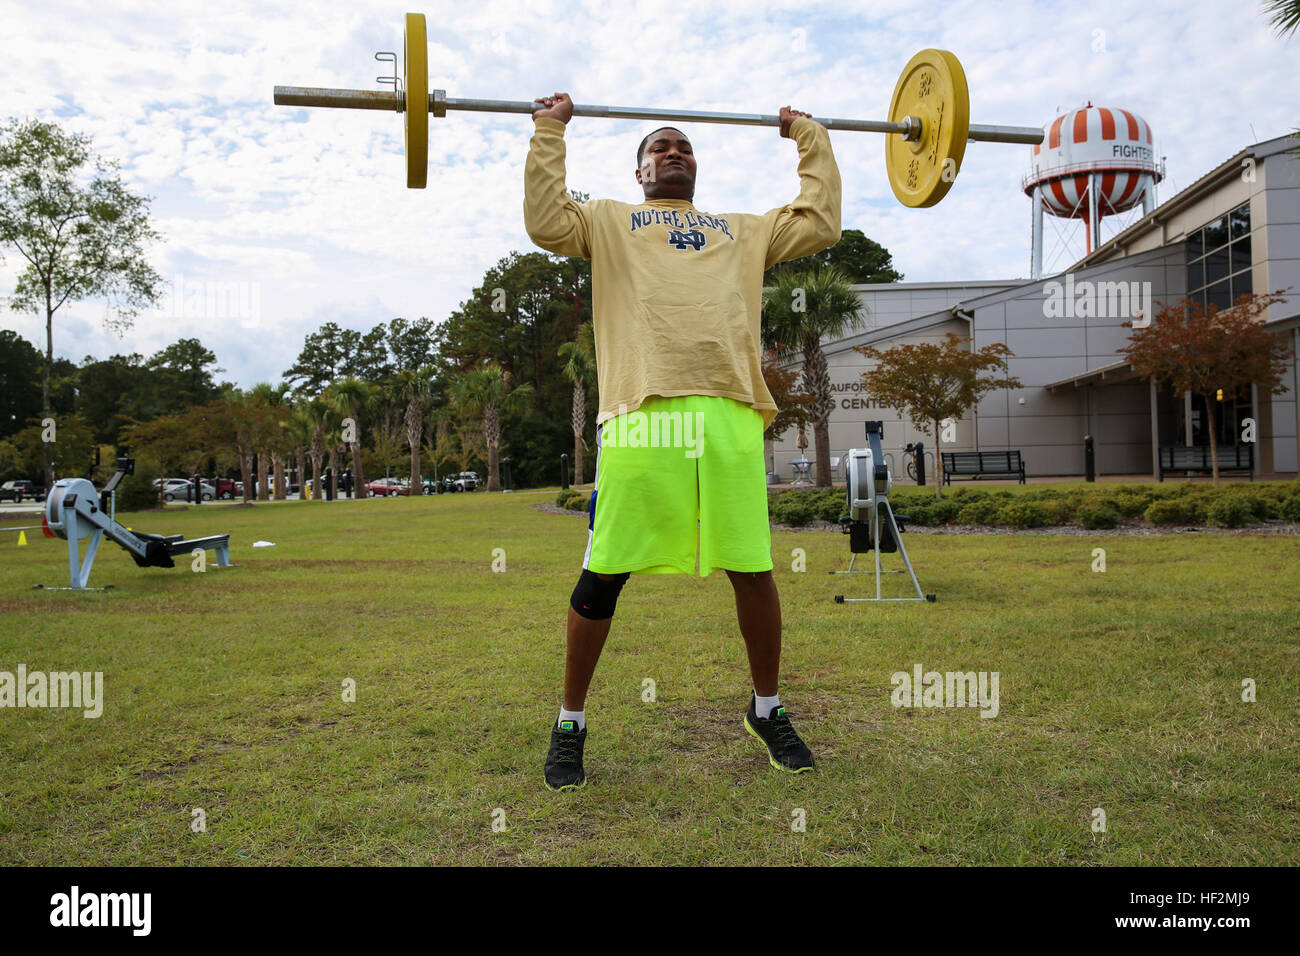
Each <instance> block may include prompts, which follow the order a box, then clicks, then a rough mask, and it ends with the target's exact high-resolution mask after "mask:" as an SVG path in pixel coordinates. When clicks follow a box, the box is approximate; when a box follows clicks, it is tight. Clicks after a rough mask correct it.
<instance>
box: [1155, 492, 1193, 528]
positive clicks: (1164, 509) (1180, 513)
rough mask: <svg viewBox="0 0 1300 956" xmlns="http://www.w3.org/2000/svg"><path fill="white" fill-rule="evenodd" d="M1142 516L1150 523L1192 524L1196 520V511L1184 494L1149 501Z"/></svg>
mask: <svg viewBox="0 0 1300 956" xmlns="http://www.w3.org/2000/svg"><path fill="white" fill-rule="evenodd" d="M1143 517H1145V518H1146V519H1147V520H1148V521H1150V522H1151V523H1152V524H1161V525H1170V524H1192V523H1194V522H1195V521H1196V512H1195V509H1194V508H1192V507H1191V503H1190V502H1188V501H1187V500H1186V498H1185V496H1179V497H1176V498H1165V499H1163V500H1160V501H1153V502H1151V504H1150V505H1148V506H1147V510H1146V512H1145V513H1144V515H1143Z"/></svg>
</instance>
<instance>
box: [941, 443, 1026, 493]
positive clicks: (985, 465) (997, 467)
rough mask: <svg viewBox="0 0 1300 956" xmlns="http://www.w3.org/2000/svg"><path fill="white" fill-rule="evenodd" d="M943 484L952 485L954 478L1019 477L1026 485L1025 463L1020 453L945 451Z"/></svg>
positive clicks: (943, 454)
mask: <svg viewBox="0 0 1300 956" xmlns="http://www.w3.org/2000/svg"><path fill="white" fill-rule="evenodd" d="M939 454H940V455H941V456H942V458H943V483H944V484H945V485H950V484H952V479H953V476H954V475H956V476H958V477H962V476H965V477H968V478H970V479H972V480H977V479H979V478H982V477H984V476H985V475H1018V476H1019V478H1020V483H1021V484H1022V485H1023V484H1024V483H1025V461H1024V459H1023V458H1021V457H1020V452H1018V451H944V452H940V453H939Z"/></svg>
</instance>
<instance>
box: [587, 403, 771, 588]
mask: <svg viewBox="0 0 1300 956" xmlns="http://www.w3.org/2000/svg"><path fill="white" fill-rule="evenodd" d="M588 514H589V518H588V524H587V528H588V533H587V553H586V555H585V556H584V558H583V561H582V566H583V567H584V568H586V569H587V570H590V571H593V572H597V573H600V574H621V573H623V572H624V571H631V572H633V573H639V574H671V573H674V572H681V573H682V574H693V573H695V571H696V569H697V568H698V570H699V574H700V577H708V575H709V572H710V571H712V570H714V569H715V568H722V569H724V570H728V571H770V570H771V569H772V535H771V530H770V527H769V525H768V516H767V469H766V467H765V463H764V461H763V416H762V414H761V413H759V412H758V411H756V410H755V409H753V408H750V407H749V406H748V405H745V404H743V403H741V402H738V401H735V400H734V399H730V398H721V397H718V396H713V395H680V396H676V397H673V398H665V397H663V396H660V395H652V396H650V397H649V398H647V399H646V400H645V401H644V402H642V404H641V406H640V407H639V408H637V409H636V410H635V411H631V412H627V413H625V414H622V415H617V416H615V417H614V418H611V419H608V420H607V421H605V423H604V424H603V425H602V426H601V428H599V429H598V430H597V435H596V487H595V490H594V491H593V492H592V493H591V502H590V506H589V512H588ZM697 541H698V550H697Z"/></svg>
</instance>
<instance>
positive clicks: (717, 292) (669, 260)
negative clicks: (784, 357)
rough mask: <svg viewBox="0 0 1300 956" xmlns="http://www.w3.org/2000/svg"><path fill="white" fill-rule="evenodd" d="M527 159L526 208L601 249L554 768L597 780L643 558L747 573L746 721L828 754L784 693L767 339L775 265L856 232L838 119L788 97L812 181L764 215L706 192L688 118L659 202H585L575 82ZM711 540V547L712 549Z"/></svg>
mask: <svg viewBox="0 0 1300 956" xmlns="http://www.w3.org/2000/svg"><path fill="white" fill-rule="evenodd" d="M538 102H541V103H543V104H544V105H545V107H546V108H545V109H540V110H537V111H536V112H534V114H533V116H534V133H533V137H532V140H531V144H530V149H529V153H528V160H527V164H526V166H525V172H524V222H525V226H526V228H527V230H528V235H529V236H530V237H531V238H532V240H533V241H534V242H535V243H537V245H539V246H541V247H542V248H543V249H546V250H547V251H549V252H553V253H556V254H557V255H566V256H581V257H583V258H586V259H590V260H591V261H592V281H593V299H594V303H593V304H594V322H595V339H596V367H597V376H598V380H599V388H600V411H599V413H598V415H597V419H596V428H597V450H596V482H595V490H594V491H593V492H592V497H591V505H590V517H589V523H588V534H587V550H586V554H585V555H584V557H583V562H582V568H583V570H582V575H581V577H580V578H579V581H578V584H577V586H576V587H575V588H574V591H573V594H572V596H571V598H570V605H569V613H568V632H567V643H568V650H567V656H566V659H565V674H564V700H563V705H562V707H561V709H560V714H559V718H558V719H557V720H556V722H555V723H554V724H553V725H552V728H551V745H550V750H549V752H548V754H547V757H546V763H545V770H544V773H545V780H546V785H547V787H549V788H551V789H552V790H576V789H578V788H580V787H582V786H584V785H585V784H586V774H585V771H584V768H583V750H584V746H585V743H586V738H587V730H586V715H585V712H584V708H585V706H586V697H587V690H588V687H589V685H590V683H591V678H592V674H593V673H594V671H595V668H596V663H597V661H598V660H599V658H600V653H601V650H602V649H603V647H604V645H605V639H606V637H607V636H608V634H609V630H610V624H611V622H612V619H613V615H614V609H615V605H616V603H617V600H618V596H619V593H620V591H621V589H622V588H623V586H624V584H625V583H626V582H627V580H628V578H629V577H630V575H632V574H658V573H673V572H680V573H684V574H692V573H694V572H695V570H696V567H697V566H698V571H699V574H700V576H701V577H707V576H708V574H709V572H710V571H712V570H714V569H716V568H721V569H722V570H724V571H726V573H727V576H728V578H729V579H730V580H731V583H732V587H733V589H734V592H735V597H736V616H737V618H738V620H739V624H740V632H741V635H742V637H743V638H744V641H745V649H746V651H747V653H748V657H749V667H750V676H751V678H752V681H753V693H752V694H751V696H750V701H749V708H748V711H747V712H746V714H745V717H744V721H743V725H744V727H745V729H746V730H747V731H748V732H749V733H751V734H753V735H754V736H755V737H757V738H758V739H759V740H761V741H762V742H763V743H764V744H765V745H766V747H767V750H768V759H769V762H770V763H771V765H772V766H774V767H776V768H777V769H779V770H784V771H788V772H791V773H802V772H805V771H809V770H811V769H812V768H813V755H812V752H811V751H810V750H809V749H808V747H807V746H806V745H805V744H804V742H803V741H802V740H801V739H800V737H799V735H798V733H796V732H795V729H794V727H793V725H792V724H791V722H790V716H789V714H788V713H787V712H786V709H785V707H783V706H782V705H781V703H780V699H779V694H778V691H777V683H778V675H779V670H780V659H781V603H780V597H779V595H778V594H777V588H776V582H775V581H774V580H773V578H772V553H771V533H770V529H769V525H768V513H767V479H766V470H767V469H766V464H765V462H764V460H763V432H764V430H765V429H766V428H767V426H768V425H769V424H770V423H771V421H772V419H773V418H774V417H775V416H776V411H777V408H776V404H775V402H774V401H773V400H772V395H771V393H770V392H769V391H768V389H767V386H766V384H765V382H764V380H763V369H762V358H761V355H760V354H759V343H760V342H761V341H762V337H761V334H760V312H761V301H762V299H761V296H762V284H763V273H764V272H765V271H766V270H767V269H769V268H771V267H772V266H773V265H775V264H776V263H778V262H783V261H785V260H788V259H797V258H799V257H801V256H807V255H811V254H813V253H815V252H819V251H821V250H822V249H825V248H827V247H829V246H831V245H834V244H835V243H836V242H837V241H838V240H839V238H840V175H839V170H838V168H837V167H836V165H835V158H834V155H833V153H832V151H831V144H830V137H829V135H828V134H827V131H826V129H825V127H823V126H822V125H820V124H819V123H817V122H814V121H813V120H811V119H809V118H808V116H809V114H807V113H802V112H799V111H797V110H791V109H789V108H788V107H784V108H782V109H781V112H780V120H781V123H780V130H781V135H782V136H783V137H787V138H791V139H794V140H795V142H796V144H797V145H798V149H799V178H800V191H799V196H798V198H797V199H795V200H794V202H792V203H790V204H788V205H785V206H781V207H779V208H776V209H772V210H770V211H769V212H767V213H765V214H763V215H752V214H733V215H725V216H717V215H711V214H707V213H704V212H703V211H701V210H699V209H697V208H696V207H695V205H694V204H693V199H694V195H695V174H696V160H695V155H694V152H693V151H692V149H691V144H690V140H689V139H688V138H687V136H686V135H685V134H684V133H683V132H681V131H680V130H678V129H676V128H675V127H662V128H659V129H656V130H654V131H652V132H651V133H650V134H649V135H648V136H646V137H645V139H643V140H642V141H641V144H640V146H639V147H638V149H637V169H636V178H637V182H638V183H640V184H641V188H642V191H643V192H644V195H645V201H644V202H642V203H640V204H629V203H622V202H617V201H614V200H595V201H591V202H586V203H578V202H575V201H574V200H573V199H572V198H571V197H570V195H569V193H568V190H567V188H566V186H565V167H564V158H565V146H564V130H565V127H566V124H567V123H568V121H569V120H570V118H572V116H573V101H572V100H571V99H570V98H569V96H568V95H567V94H564V93H556V94H555V95H554V96H550V97H544V98H541V99H539V100H538ZM697 538H698V552H697V547H696V545H697Z"/></svg>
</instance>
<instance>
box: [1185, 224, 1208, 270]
mask: <svg viewBox="0 0 1300 956" xmlns="http://www.w3.org/2000/svg"><path fill="white" fill-rule="evenodd" d="M1203 238H1204V237H1203V236H1202V235H1201V230H1199V229H1197V230H1196V231H1195V232H1194V233H1192V234H1191V235H1190V236H1188V237H1187V261H1188V262H1191V261H1192V260H1193V259H1199V258H1200V257H1201V255H1202V254H1203V253H1204V252H1205V243H1204V242H1203V241H1202V239H1203Z"/></svg>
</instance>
